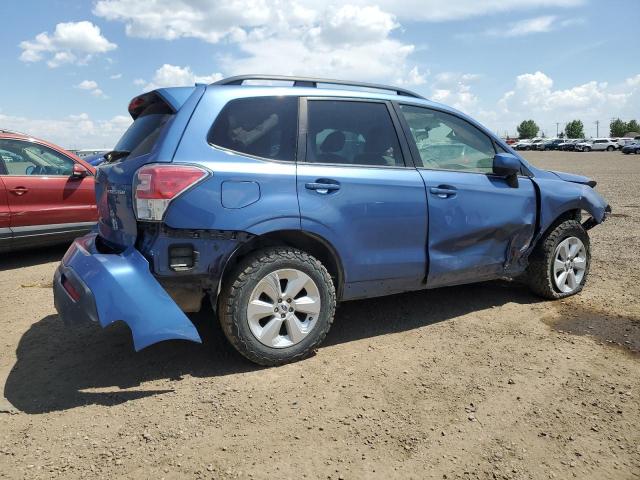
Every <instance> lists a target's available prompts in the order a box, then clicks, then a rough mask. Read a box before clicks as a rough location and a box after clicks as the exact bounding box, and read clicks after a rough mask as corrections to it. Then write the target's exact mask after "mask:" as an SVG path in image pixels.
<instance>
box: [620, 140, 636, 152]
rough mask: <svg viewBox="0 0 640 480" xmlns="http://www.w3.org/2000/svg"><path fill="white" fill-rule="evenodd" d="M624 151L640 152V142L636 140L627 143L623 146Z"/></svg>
mask: <svg viewBox="0 0 640 480" xmlns="http://www.w3.org/2000/svg"><path fill="white" fill-rule="evenodd" d="M622 153H625V154H629V153H636V154H637V153H640V142H638V141H635V142H632V143H627V144H626V145H625V146H624V147H622Z"/></svg>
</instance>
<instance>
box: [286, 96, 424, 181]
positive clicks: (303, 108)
mask: <svg viewBox="0 0 640 480" xmlns="http://www.w3.org/2000/svg"><path fill="white" fill-rule="evenodd" d="M309 101H312V102H313V101H338V102H363V103H381V104H384V105H385V106H386V107H387V113H388V114H389V118H390V119H391V124H392V125H393V128H394V130H395V134H396V138H397V139H398V145H400V153H401V155H402V163H403V165H361V164H356V163H329V162H308V161H307V136H308V134H309V109H308V102H309ZM298 118H299V128H298V155H297V158H298V160H297V163H300V164H304V165H318V166H328V167H347V168H375V169H394V170H397V169H407V168H411V169H413V168H415V165H414V163H413V157H412V156H411V150H410V148H409V144H408V143H407V141H406V139H405V138H404V131H403V129H402V125H401V123H400V121H399V119H398V117H397V113H396V111H395V109H394V108H393V102H391V101H389V100H381V99H375V98H362V97H332V96H326V95H321V96H312V95H306V96H302V97H300V108H299V116H298ZM401 132H402V134H401Z"/></svg>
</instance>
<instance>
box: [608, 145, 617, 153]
mask: <svg viewBox="0 0 640 480" xmlns="http://www.w3.org/2000/svg"><path fill="white" fill-rule="evenodd" d="M615 149H616V147H613V146H611V145H609V146H608V147H607V152H613V151H614V150H615Z"/></svg>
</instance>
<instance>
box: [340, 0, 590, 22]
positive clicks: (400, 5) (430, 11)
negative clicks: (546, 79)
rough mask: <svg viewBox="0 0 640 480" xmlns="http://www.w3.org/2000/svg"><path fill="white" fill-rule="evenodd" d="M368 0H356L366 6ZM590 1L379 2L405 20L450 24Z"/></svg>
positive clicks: (418, 0) (431, 0)
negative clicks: (481, 17)
mask: <svg viewBox="0 0 640 480" xmlns="http://www.w3.org/2000/svg"><path fill="white" fill-rule="evenodd" d="M367 1H368V0H352V3H355V4H364V3H366V2H367ZM585 1H586V0H482V1H478V0H455V1H442V0H403V1H401V2H400V1H397V0H379V1H378V2H376V3H377V4H378V5H380V7H381V8H382V9H384V10H386V11H388V12H391V13H393V14H394V15H396V16H397V17H398V18H399V19H401V20H411V21H427V22H446V21H459V20H465V19H468V18H473V17H479V16H485V15H487V14H493V15H495V14H499V13H505V12H519V11H527V10H535V9H539V8H570V7H577V6H580V5H583V4H584V3H585Z"/></svg>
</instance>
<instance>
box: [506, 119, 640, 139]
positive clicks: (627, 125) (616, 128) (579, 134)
mask: <svg viewBox="0 0 640 480" xmlns="http://www.w3.org/2000/svg"><path fill="white" fill-rule="evenodd" d="M517 129H518V138H534V137H536V136H537V135H538V132H539V131H540V127H538V124H537V123H536V122H534V121H533V120H524V121H523V122H522V123H521V124H520V125H518V128H517ZM629 132H640V123H638V122H637V121H636V120H629V121H628V122H625V121H624V120H620V119H619V118H616V119H613V120H611V123H610V124H609V136H610V137H624V136H625V135H626V134H627V133H629ZM542 136H544V134H543V135H542ZM560 136H561V137H566V138H585V134H584V124H583V123H582V120H571V121H570V122H569V123H567V124H566V125H565V127H564V131H563V132H562V133H561V134H560Z"/></svg>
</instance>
